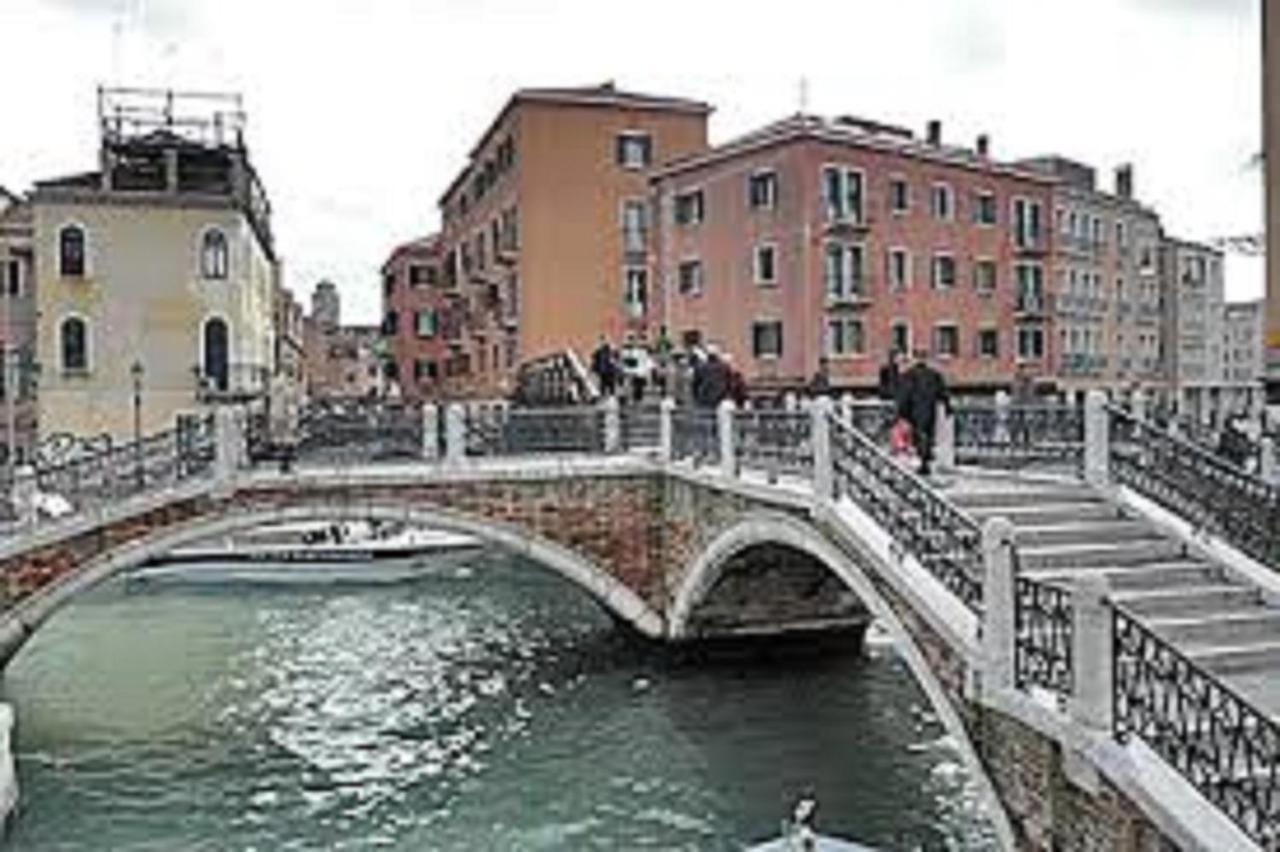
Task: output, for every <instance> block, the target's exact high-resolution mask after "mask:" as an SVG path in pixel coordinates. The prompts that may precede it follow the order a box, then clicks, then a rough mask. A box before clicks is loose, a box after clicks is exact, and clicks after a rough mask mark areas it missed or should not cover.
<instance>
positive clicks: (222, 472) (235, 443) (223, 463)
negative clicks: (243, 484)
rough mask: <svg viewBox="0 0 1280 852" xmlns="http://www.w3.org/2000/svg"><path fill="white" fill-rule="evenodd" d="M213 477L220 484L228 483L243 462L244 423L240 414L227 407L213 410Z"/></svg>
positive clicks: (244, 452)
mask: <svg viewBox="0 0 1280 852" xmlns="http://www.w3.org/2000/svg"><path fill="white" fill-rule="evenodd" d="M213 440H214V442H215V450H214V476H215V477H216V478H217V479H218V481H220V482H227V481H230V480H231V479H232V478H233V477H234V476H235V473H236V471H237V470H239V469H240V467H241V466H242V465H243V464H244V462H245V457H246V456H247V452H246V448H245V443H244V442H245V433H244V421H243V420H242V419H241V418H240V412H238V411H237V410H236V409H235V408H233V407H231V406H229V405H221V406H218V407H217V408H215V409H214V410H213Z"/></svg>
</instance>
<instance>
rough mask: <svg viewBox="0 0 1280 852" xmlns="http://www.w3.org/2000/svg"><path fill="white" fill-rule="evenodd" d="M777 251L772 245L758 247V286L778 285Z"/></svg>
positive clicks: (756, 265)
mask: <svg viewBox="0 0 1280 852" xmlns="http://www.w3.org/2000/svg"><path fill="white" fill-rule="evenodd" d="M777 254H778V252H777V249H776V248H774V247H773V246H771V245H763V246H756V259H755V275H756V283H757V284H776V283H778V263H777V259H778V258H777Z"/></svg>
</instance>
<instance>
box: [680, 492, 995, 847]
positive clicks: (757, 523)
mask: <svg viewBox="0 0 1280 852" xmlns="http://www.w3.org/2000/svg"><path fill="white" fill-rule="evenodd" d="M760 545H782V546H785V547H789V548H792V549H795V550H797V551H800V552H802V553H804V554H806V555H808V556H810V557H812V558H813V559H814V560H816V561H817V562H819V563H821V564H822V565H823V566H824V567H825V568H826V569H827V570H828V571H830V572H831V573H833V574H834V575H836V577H838V578H839V579H840V581H841V582H842V583H844V584H845V586H846V587H848V588H849V589H850V590H852V591H853V593H854V594H855V595H857V597H858V599H859V600H861V601H862V603H863V604H864V605H865V606H866V607H867V609H868V610H870V612H871V615H872V616H874V617H875V619H876V620H877V621H878V622H879V623H880V624H881V625H882V626H883V627H884V628H885V629H886V630H887V631H888V633H889V635H890V636H891V637H892V639H893V642H894V646H895V648H896V649H897V651H898V653H899V655H900V656H901V658H902V659H903V660H904V661H905V662H906V664H907V668H908V669H909V670H910V671H911V674H912V677H914V678H915V681H916V683H917V684H919V685H920V688H921V689H922V690H923V691H924V693H925V696H926V698H927V700H928V702H929V704H930V706H931V707H932V708H933V710H934V712H935V713H937V716H938V719H939V721H941V722H942V726H943V728H944V729H945V730H946V732H947V735H948V736H949V737H950V738H951V740H952V741H953V742H954V743H955V745H956V749H957V751H958V752H959V754H960V755H961V759H962V760H963V761H964V763H965V765H966V766H967V767H968V769H969V771H970V773H971V775H972V776H973V777H974V778H976V779H977V780H978V787H979V791H980V793H981V797H982V799H983V801H984V802H985V803H986V805H987V812H988V814H989V816H990V818H991V820H992V824H993V826H994V828H995V830H996V834H997V836H998V837H1000V838H1001V839H1002V841H1003V845H1004V846H1005V848H1013V831H1012V828H1011V826H1010V824H1009V820H1008V815H1007V813H1006V812H1005V810H1004V806H1003V804H1002V802H1001V800H1000V797H999V795H998V794H997V792H996V790H995V788H994V786H993V785H992V782H991V778H990V776H988V774H987V771H986V768H985V767H984V766H983V763H982V760H981V758H980V756H979V754H978V751H977V749H976V748H975V747H974V744H973V742H972V740H971V739H970V738H969V732H968V730H967V729H966V728H965V725H964V722H963V720H962V719H961V717H960V714H959V712H958V710H957V708H956V706H955V705H954V704H953V703H952V701H951V699H950V698H949V697H948V693H947V690H946V688H945V687H944V686H943V684H942V682H941V681H940V680H939V679H938V677H937V675H936V674H935V672H934V670H933V668H932V667H931V666H930V665H929V662H928V660H927V659H926V658H925V655H924V652H923V651H922V650H921V647H920V644H919V643H918V642H917V641H916V639H915V637H914V636H913V635H912V633H911V631H910V630H909V629H908V628H907V626H906V625H905V624H904V623H903V621H902V619H901V618H899V617H898V614H897V612H896V611H895V610H894V608H893V607H892V606H891V605H890V604H889V602H888V601H887V600H885V598H884V596H883V595H882V594H881V593H880V592H879V591H878V589H877V588H876V585H875V584H874V583H873V582H872V581H871V579H870V578H869V577H868V576H867V574H866V572H865V571H864V570H863V569H862V567H861V566H860V565H858V563H857V562H856V561H855V560H854V559H853V558H852V557H850V556H849V555H848V554H847V553H845V552H844V551H843V550H841V549H840V548H838V547H837V546H835V545H834V544H832V543H831V540H830V538H829V537H828V536H827V535H825V534H824V533H822V532H820V531H819V530H818V529H816V528H814V527H813V526H811V525H809V524H808V523H805V522H804V521H802V520H800V519H798V518H796V517H795V516H792V515H787V514H783V513H781V512H772V511H760V512H752V513H748V514H746V515H743V516H742V517H741V518H740V519H738V520H737V521H736V522H735V523H732V524H731V525H730V526H728V527H726V528H725V529H724V530H722V531H721V532H720V533H719V534H718V535H716V536H715V538H713V539H712V541H711V543H710V544H708V545H707V546H706V547H704V548H703V549H702V551H701V552H699V553H698V554H697V556H695V557H694V558H693V560H692V561H691V562H690V563H689V565H688V567H687V569H686V570H685V571H684V572H683V573H682V575H681V576H682V580H681V582H680V585H679V587H678V588H677V590H676V594H675V598H674V600H673V602H672V606H671V613H670V615H669V617H668V629H669V633H668V636H669V637H670V638H671V639H673V640H676V641H680V640H689V639H691V638H693V637H692V635H691V632H690V627H691V617H692V615H693V613H694V611H695V609H696V608H697V606H698V604H699V603H700V602H702V601H703V600H704V599H705V598H706V596H707V594H708V593H709V592H710V591H711V590H712V588H713V587H714V586H715V584H716V581H717V580H719V579H720V577H721V576H722V574H723V572H724V570H725V568H726V567H727V566H728V565H729V563H730V560H731V559H732V558H733V557H734V556H735V555H737V554H740V553H743V552H744V551H746V550H748V549H750V548H753V547H757V546H760Z"/></svg>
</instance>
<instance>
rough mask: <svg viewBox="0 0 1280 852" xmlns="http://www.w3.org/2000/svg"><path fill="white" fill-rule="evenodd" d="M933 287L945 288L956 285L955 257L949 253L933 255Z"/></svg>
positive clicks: (936, 288) (937, 288)
mask: <svg viewBox="0 0 1280 852" xmlns="http://www.w3.org/2000/svg"><path fill="white" fill-rule="evenodd" d="M932 283H933V289H935V290H945V289H948V288H950V287H954V286H956V259H955V258H954V257H952V256H951V255H949V254H935V255H934V256H933V277H932Z"/></svg>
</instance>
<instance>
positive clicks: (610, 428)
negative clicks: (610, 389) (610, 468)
mask: <svg viewBox="0 0 1280 852" xmlns="http://www.w3.org/2000/svg"><path fill="white" fill-rule="evenodd" d="M600 405H601V407H602V408H603V409H604V418H603V419H604V451H605V453H606V454H609V455H612V454H613V453H617V452H619V451H621V450H622V403H620V402H618V398H617V397H616V396H609V397H605V400H604V402H602V403H600Z"/></svg>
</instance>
